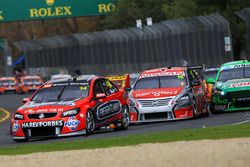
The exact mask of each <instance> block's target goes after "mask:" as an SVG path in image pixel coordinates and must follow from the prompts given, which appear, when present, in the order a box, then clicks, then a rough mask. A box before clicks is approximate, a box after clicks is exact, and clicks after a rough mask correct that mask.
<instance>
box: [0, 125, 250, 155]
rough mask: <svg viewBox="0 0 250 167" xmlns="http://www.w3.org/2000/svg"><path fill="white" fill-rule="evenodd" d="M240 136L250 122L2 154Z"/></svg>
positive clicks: (13, 149)
mask: <svg viewBox="0 0 250 167" xmlns="http://www.w3.org/2000/svg"><path fill="white" fill-rule="evenodd" d="M238 137H250V124H242V125H230V126H221V127H214V128H203V129H193V130H181V131H168V132H160V133H153V134H143V135H130V136H126V137H114V138H106V139H88V140H85V139H83V140H77V141H72V142H53V143H49V144H35V145H34V144H29V145H21V144H20V146H16V147H8V148H0V155H17V154H28V153H35V152H51V151H62V150H79V149H95V148H107V147H114V146H130V145H136V144H141V143H165V142H173V141H190V140H201V139H225V138H238Z"/></svg>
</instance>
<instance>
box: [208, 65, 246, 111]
mask: <svg viewBox="0 0 250 167" xmlns="http://www.w3.org/2000/svg"><path fill="white" fill-rule="evenodd" d="M208 82H209V83H213V84H215V86H214V91H213V95H212V105H211V108H210V110H211V112H213V113H214V112H218V111H226V112H229V111H242V110H250V62H249V61H248V60H241V61H233V62H229V63H225V64H223V65H221V67H220V69H219V71H218V73H217V76H216V79H215V80H214V79H212V78H209V79H208Z"/></svg>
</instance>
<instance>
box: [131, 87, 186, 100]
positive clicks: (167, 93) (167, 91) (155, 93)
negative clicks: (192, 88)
mask: <svg viewBox="0 0 250 167" xmlns="http://www.w3.org/2000/svg"><path fill="white" fill-rule="evenodd" d="M183 89H184V88H182V87H181V88H162V89H143V90H133V91H132V96H133V98H135V99H144V98H145V99H146V98H161V97H172V96H176V95H178V94H179V93H180V92H181V91H182V90H183Z"/></svg>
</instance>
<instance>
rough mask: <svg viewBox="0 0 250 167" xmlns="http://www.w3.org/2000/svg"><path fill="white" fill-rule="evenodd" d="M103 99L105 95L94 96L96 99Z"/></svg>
mask: <svg viewBox="0 0 250 167" xmlns="http://www.w3.org/2000/svg"><path fill="white" fill-rule="evenodd" d="M105 97H106V94H105V93H97V94H96V96H95V98H96V99H103V98H105Z"/></svg>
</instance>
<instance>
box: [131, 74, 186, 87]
mask: <svg viewBox="0 0 250 167" xmlns="http://www.w3.org/2000/svg"><path fill="white" fill-rule="evenodd" d="M185 85H186V79H185V77H184V76H161V77H149V78H141V79H139V80H138V81H137V83H136V85H135V88H134V89H135V90H138V89H158V88H177V87H182V86H185Z"/></svg>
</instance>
